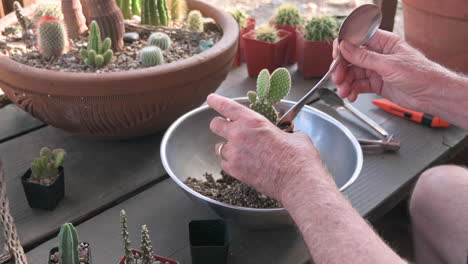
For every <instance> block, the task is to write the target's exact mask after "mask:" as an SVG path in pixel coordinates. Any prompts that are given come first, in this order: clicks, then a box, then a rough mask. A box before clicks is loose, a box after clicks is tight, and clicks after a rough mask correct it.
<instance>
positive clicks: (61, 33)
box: [37, 16, 68, 58]
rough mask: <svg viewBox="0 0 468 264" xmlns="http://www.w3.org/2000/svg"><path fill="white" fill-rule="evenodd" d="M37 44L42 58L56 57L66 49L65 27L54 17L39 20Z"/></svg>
mask: <svg viewBox="0 0 468 264" xmlns="http://www.w3.org/2000/svg"><path fill="white" fill-rule="evenodd" d="M38 25H39V29H38V30H37V39H38V41H37V44H38V48H39V53H40V54H41V55H42V56H43V57H44V58H52V57H58V56H60V55H62V54H63V53H64V51H65V49H66V48H67V45H68V38H67V32H66V30H65V26H64V25H63V23H62V22H61V21H60V20H58V19H57V18H56V17H52V16H45V17H42V18H41V19H40V20H39V24H38Z"/></svg>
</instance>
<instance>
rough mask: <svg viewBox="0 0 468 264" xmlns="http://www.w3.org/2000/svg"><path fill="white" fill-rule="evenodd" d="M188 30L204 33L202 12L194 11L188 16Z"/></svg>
mask: <svg viewBox="0 0 468 264" xmlns="http://www.w3.org/2000/svg"><path fill="white" fill-rule="evenodd" d="M187 24H188V26H187V28H188V30H190V31H195V32H203V31H204V29H203V16H202V14H201V12H200V11H198V10H192V11H190V13H189V14H188V18H187Z"/></svg>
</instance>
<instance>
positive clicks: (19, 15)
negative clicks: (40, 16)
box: [13, 1, 29, 35]
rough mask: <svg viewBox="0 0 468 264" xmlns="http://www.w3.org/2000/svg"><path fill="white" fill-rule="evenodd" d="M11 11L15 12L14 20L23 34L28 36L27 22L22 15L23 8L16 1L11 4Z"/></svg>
mask: <svg viewBox="0 0 468 264" xmlns="http://www.w3.org/2000/svg"><path fill="white" fill-rule="evenodd" d="M13 9H14V10H15V14H16V19H18V23H19V24H20V25H21V28H22V29H23V34H24V35H28V29H29V21H28V19H27V18H26V17H25V16H24V14H23V7H22V6H21V4H20V3H19V2H18V1H15V2H13Z"/></svg>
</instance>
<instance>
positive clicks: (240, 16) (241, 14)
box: [229, 8, 249, 29]
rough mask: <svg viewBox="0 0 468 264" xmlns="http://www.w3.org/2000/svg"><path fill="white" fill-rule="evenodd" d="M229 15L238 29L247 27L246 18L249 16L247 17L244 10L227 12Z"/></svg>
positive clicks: (238, 9)
mask: <svg viewBox="0 0 468 264" xmlns="http://www.w3.org/2000/svg"><path fill="white" fill-rule="evenodd" d="M229 14H231V16H232V17H233V18H234V20H236V22H237V24H238V25H239V28H241V29H242V28H245V26H246V25H247V18H248V17H249V15H247V12H245V10H243V9H240V8H237V9H233V10H230V11H229Z"/></svg>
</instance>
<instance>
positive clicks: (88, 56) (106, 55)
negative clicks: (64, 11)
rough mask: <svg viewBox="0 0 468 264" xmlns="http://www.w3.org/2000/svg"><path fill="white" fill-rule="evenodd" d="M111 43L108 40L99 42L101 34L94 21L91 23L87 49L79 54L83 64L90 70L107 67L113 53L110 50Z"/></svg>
mask: <svg viewBox="0 0 468 264" xmlns="http://www.w3.org/2000/svg"><path fill="white" fill-rule="evenodd" d="M111 44H112V41H111V39H110V38H106V39H105V40H104V41H102V40H101V32H100V29H99V25H98V24H97V23H96V21H93V22H91V30H90V33H89V41H88V49H87V50H85V49H82V50H81V52H80V54H81V57H82V58H83V59H84V60H85V63H86V64H87V65H89V66H90V67H92V68H100V67H103V66H105V65H107V64H108V63H109V62H110V61H111V60H112V56H113V55H114V53H113V52H112V50H111V49H110V47H111Z"/></svg>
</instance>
